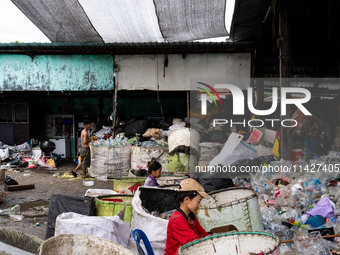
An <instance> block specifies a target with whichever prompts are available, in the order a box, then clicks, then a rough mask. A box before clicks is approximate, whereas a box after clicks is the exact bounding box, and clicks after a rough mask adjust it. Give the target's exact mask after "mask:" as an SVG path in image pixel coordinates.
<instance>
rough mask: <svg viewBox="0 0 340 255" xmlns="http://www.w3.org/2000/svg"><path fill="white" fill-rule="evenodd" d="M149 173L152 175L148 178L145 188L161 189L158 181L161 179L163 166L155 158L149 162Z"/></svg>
mask: <svg viewBox="0 0 340 255" xmlns="http://www.w3.org/2000/svg"><path fill="white" fill-rule="evenodd" d="M148 172H149V174H150V175H149V176H148V178H146V180H145V183H144V186H149V187H159V184H158V182H157V181H156V179H157V178H159V177H161V172H162V165H161V164H160V163H159V162H158V161H156V160H155V159H154V158H153V159H152V160H151V161H149V162H148Z"/></svg>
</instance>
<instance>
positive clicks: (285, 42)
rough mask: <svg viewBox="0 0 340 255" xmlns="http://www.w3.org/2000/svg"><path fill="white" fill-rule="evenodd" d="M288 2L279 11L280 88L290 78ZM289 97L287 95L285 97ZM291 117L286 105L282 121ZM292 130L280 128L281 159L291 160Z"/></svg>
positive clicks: (283, 3) (289, 109)
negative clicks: (285, 113) (285, 112)
mask: <svg viewBox="0 0 340 255" xmlns="http://www.w3.org/2000/svg"><path fill="white" fill-rule="evenodd" d="M288 8H289V7H288V1H287V0H280V9H279V36H280V51H279V52H280V57H279V60H280V88H282V87H289V86H290V84H289V82H288V81H287V79H285V78H289V77H291V71H292V64H291V40H290V29H289V10H288ZM287 96H289V95H287ZM291 115H292V108H291V107H290V105H287V115H285V116H281V120H282V119H286V118H290V117H291ZM291 135H292V129H291V128H285V127H281V141H280V150H281V158H283V159H288V160H290V159H291V154H292V144H291Z"/></svg>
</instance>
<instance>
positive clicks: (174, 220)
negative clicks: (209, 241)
mask: <svg viewBox="0 0 340 255" xmlns="http://www.w3.org/2000/svg"><path fill="white" fill-rule="evenodd" d="M202 198H210V196H209V195H208V194H207V193H205V191H204V188H203V186H202V185H201V184H199V183H198V182H197V181H196V180H194V179H190V178H188V179H185V180H183V181H181V183H180V187H179V194H178V197H177V202H178V203H179V208H178V209H177V211H176V212H174V213H173V214H172V215H171V217H170V220H169V224H168V231H167V239H166V245H165V253H164V254H165V255H173V254H177V252H178V249H179V248H180V247H181V246H182V245H184V244H186V243H188V242H191V241H193V240H196V239H199V238H202V237H205V236H207V235H209V234H208V233H207V232H206V231H205V230H204V229H203V228H202V227H201V225H200V223H199V222H198V220H197V218H196V217H195V214H196V212H197V210H198V209H199V208H200V206H201V200H202Z"/></svg>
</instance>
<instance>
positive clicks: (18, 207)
mask: <svg viewBox="0 0 340 255" xmlns="http://www.w3.org/2000/svg"><path fill="white" fill-rule="evenodd" d="M9 211H10V212H11V213H17V212H19V211H20V205H14V206H12V207H11V209H10V210H9Z"/></svg>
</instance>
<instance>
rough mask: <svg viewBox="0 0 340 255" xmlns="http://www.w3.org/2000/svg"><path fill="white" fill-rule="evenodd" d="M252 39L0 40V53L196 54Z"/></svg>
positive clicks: (245, 46)
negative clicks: (3, 41)
mask: <svg viewBox="0 0 340 255" xmlns="http://www.w3.org/2000/svg"><path fill="white" fill-rule="evenodd" d="M252 49H253V43H252V42H171V43H0V54H1V53H2V54H27V55H30V54H32V55H36V54H40V55H41V54H115V55H118V54H119V55H123V54H157V53H161V54H162V53H163V54H188V53H191V54H195V53H196V54H199V53H227V52H250V51H251V50H252Z"/></svg>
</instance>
